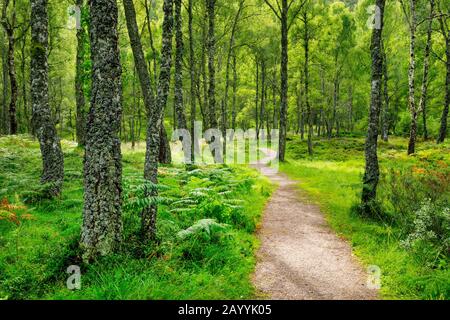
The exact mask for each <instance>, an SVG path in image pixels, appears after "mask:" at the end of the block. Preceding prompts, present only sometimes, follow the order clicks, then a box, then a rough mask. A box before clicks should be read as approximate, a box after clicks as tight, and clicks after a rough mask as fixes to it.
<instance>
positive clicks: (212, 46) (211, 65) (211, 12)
mask: <svg viewBox="0 0 450 320" xmlns="http://www.w3.org/2000/svg"><path fill="white" fill-rule="evenodd" d="M206 1H207V9H208V26H209V28H208V70H209V88H208V98H209V125H210V126H211V128H213V129H217V114H216V67H215V56H216V35H215V26H216V22H215V20H216V19H215V15H216V0H206Z"/></svg>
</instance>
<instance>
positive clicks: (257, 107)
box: [255, 56, 259, 140]
mask: <svg viewBox="0 0 450 320" xmlns="http://www.w3.org/2000/svg"><path fill="white" fill-rule="evenodd" d="M255 62H256V80H255V86H256V91H255V124H256V139H257V140H259V61H258V57H257V56H255Z"/></svg>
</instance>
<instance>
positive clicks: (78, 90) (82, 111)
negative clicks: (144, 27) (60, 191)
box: [75, 0, 87, 147]
mask: <svg viewBox="0 0 450 320" xmlns="http://www.w3.org/2000/svg"><path fill="white" fill-rule="evenodd" d="M76 4H77V6H78V7H79V8H80V11H81V12H83V11H84V9H85V7H84V0H77V2H76ZM86 41H87V39H86V30H85V29H84V26H83V23H80V28H79V29H78V30H77V58H76V74H75V101H76V131H77V142H78V145H79V146H81V147H84V145H85V144H86V98H85V93H84V84H83V79H84V77H85V73H84V62H85V54H86V52H85V51H86V50H85V47H86V46H85V44H86Z"/></svg>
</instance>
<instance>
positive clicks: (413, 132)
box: [408, 0, 418, 155]
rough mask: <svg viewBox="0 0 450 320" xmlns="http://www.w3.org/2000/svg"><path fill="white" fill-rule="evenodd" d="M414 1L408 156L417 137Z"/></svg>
mask: <svg viewBox="0 0 450 320" xmlns="http://www.w3.org/2000/svg"><path fill="white" fill-rule="evenodd" d="M416 1H417V0H410V15H411V19H410V22H409V23H410V43H409V55H410V57H409V71H408V87H409V96H408V101H409V111H410V113H411V127H410V132H409V144H408V155H411V154H413V153H415V152H416V137H417V115H418V110H417V107H416V100H415V77H416V74H415V73H416V52H415V49H416V26H417V17H416Z"/></svg>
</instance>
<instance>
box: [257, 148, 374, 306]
mask: <svg viewBox="0 0 450 320" xmlns="http://www.w3.org/2000/svg"><path fill="white" fill-rule="evenodd" d="M263 152H265V153H266V151H265V150H263ZM269 152H271V151H270V150H269ZM256 166H257V167H259V168H260V169H262V173H263V174H265V175H266V176H267V177H268V178H269V179H270V180H272V182H274V183H277V184H278V186H279V187H278V189H277V190H276V191H275V192H274V194H273V195H272V198H271V200H270V202H269V203H268V205H267V207H266V209H265V212H264V217H263V222H262V226H261V229H260V230H259V231H258V236H259V238H260V239H261V247H260V249H259V251H258V253H257V265H256V271H255V274H254V276H253V283H254V285H255V287H256V288H257V290H258V294H260V295H262V296H263V297H267V298H269V299H275V300H277V299H283V300H341V299H344V300H372V299H377V291H376V290H372V289H368V288H367V285H366V283H367V278H368V275H367V274H366V273H365V272H364V271H363V268H362V266H361V265H360V264H359V263H358V262H357V261H356V259H355V258H354V257H353V256H352V251H351V247H350V245H349V244H348V243H347V242H345V241H344V240H342V239H340V238H339V237H338V236H337V235H336V234H335V233H334V232H333V231H332V230H331V229H330V227H329V226H328V224H327V222H326V220H325V218H324V216H323V214H322V213H321V212H320V210H319V208H318V207H317V206H315V205H313V204H311V203H309V202H308V200H307V198H306V197H305V195H304V194H302V193H301V192H300V191H299V190H298V188H297V187H296V184H298V182H297V181H293V180H290V179H289V178H288V177H287V176H285V175H284V174H281V173H271V172H267V170H264V169H266V167H265V166H264V164H259V165H256Z"/></svg>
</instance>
